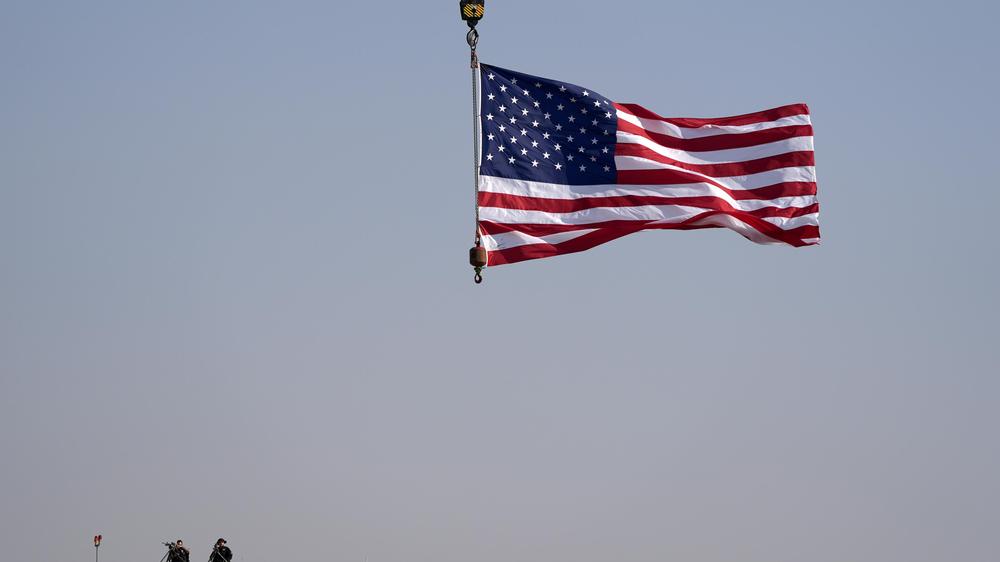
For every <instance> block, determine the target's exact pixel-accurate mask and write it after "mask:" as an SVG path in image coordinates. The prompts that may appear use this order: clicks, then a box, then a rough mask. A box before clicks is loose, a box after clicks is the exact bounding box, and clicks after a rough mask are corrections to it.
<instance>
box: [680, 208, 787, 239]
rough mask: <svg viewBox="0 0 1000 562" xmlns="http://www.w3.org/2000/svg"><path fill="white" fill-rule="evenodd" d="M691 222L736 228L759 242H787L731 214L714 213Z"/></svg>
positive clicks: (700, 224)
mask: <svg viewBox="0 0 1000 562" xmlns="http://www.w3.org/2000/svg"><path fill="white" fill-rule="evenodd" d="M691 224H695V225H699V226H702V225H714V226H721V227H723V228H728V229H730V230H735V231H736V232H739V233H740V234H742V235H743V236H745V237H747V238H749V239H750V240H752V241H754V242H756V243H758V244H785V242H782V241H780V240H776V239H774V238H771V237H770V236H768V235H766V234H764V233H762V232H760V231H759V230H757V229H756V228H754V227H752V226H750V225H748V224H747V223H745V222H743V221H741V220H740V219H738V218H736V217H734V216H731V215H712V216H710V217H705V218H703V219H699V220H696V221H694V222H692V223H691Z"/></svg>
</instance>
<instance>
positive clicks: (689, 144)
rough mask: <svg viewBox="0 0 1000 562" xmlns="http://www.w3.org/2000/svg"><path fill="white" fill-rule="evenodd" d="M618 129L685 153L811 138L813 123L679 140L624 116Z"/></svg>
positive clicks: (619, 121) (619, 122)
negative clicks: (644, 127) (653, 130)
mask: <svg viewBox="0 0 1000 562" xmlns="http://www.w3.org/2000/svg"><path fill="white" fill-rule="evenodd" d="M618 130H619V131H621V132H625V133H632V134H634V135H640V136H643V137H645V138H647V139H649V140H651V141H653V142H655V143H657V144H659V145H661V146H665V147H667V148H675V149H677V150H686V151H688V152H707V151H711V150H728V149H731V148H747V147H750V146H757V145H760V144H767V143H770V142H777V141H782V140H788V139H793V138H796V137H811V136H812V134H813V128H812V125H788V126H785V127H775V128H773V129H764V130H763V131H753V132H750V133H730V134H721V135H714V136H711V137H699V138H694V139H681V138H677V137H672V136H670V135H664V134H662V133H654V132H652V131H647V130H646V129H643V128H642V127H640V126H639V125H636V124H635V123H630V122H628V121H625V120H624V119H619V120H618Z"/></svg>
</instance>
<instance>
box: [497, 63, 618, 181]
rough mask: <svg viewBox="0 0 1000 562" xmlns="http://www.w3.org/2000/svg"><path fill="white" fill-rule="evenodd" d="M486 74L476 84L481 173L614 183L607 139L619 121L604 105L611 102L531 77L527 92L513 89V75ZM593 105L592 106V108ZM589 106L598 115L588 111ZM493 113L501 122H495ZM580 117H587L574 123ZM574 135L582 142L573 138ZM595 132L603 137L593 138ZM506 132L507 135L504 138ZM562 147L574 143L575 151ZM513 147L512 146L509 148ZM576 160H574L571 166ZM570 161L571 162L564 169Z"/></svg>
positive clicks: (611, 144)
mask: <svg viewBox="0 0 1000 562" xmlns="http://www.w3.org/2000/svg"><path fill="white" fill-rule="evenodd" d="M484 66H485V65H484ZM484 71H485V74H484V75H483V76H484V78H485V79H483V80H481V81H480V84H481V86H482V88H483V92H482V94H483V96H484V97H483V98H481V104H482V108H481V111H482V112H483V113H484V114H483V117H482V133H483V137H482V138H483V147H482V173H483V174H485V175H498V176H502V177H508V178H518V179H525V180H533V181H540V182H554V183H571V184H572V183H586V184H601V183H613V182H614V181H615V179H614V175H613V174H614V173H615V166H614V164H615V162H614V150H612V148H613V147H614V143H615V137H614V135H611V136H610V137H609V136H608V135H610V133H609V131H614V130H615V128H616V127H617V124H618V123H617V117H616V116H615V115H614V112H613V111H612V110H608V111H606V110H605V109H603V107H602V106H604V105H606V104H608V103H609V102H608V101H607V100H605V99H604V98H602V96H600V95H599V94H595V93H594V92H591V91H589V90H584V89H582V88H579V87H576V86H572V85H570V84H563V83H560V82H555V81H552V80H547V79H535V78H534V77H530V78H529V80H530V82H529V84H531V85H532V89H531V90H529V89H528V88H526V87H520V86H518V85H517V80H518V78H517V77H516V76H514V74H515V73H513V72H510V71H505V70H502V69H496V68H495V67H486V68H485V69H484ZM518 76H521V75H518ZM522 79H523V76H522ZM591 103H593V104H594V105H593V106H590V104H591ZM588 106H589V107H588ZM593 108H598V110H599V111H591V110H592V109H593ZM497 114H500V115H502V116H503V118H502V119H497ZM512 114H513V115H512ZM581 115H583V116H586V117H583V118H581V119H580V122H578V120H577V118H578V117H580V116H581ZM583 121H589V123H583ZM505 123H509V124H508V125H505ZM579 125H584V126H579ZM586 125H589V126H590V127H587V126H586ZM507 126H510V127H511V130H510V131H507V129H506V127H507ZM515 127H516V128H515ZM567 128H569V130H567ZM573 129H576V130H573ZM577 131H579V135H580V136H581V137H582V138H580V139H577V138H576V136H575V135H576V134H577ZM599 131H600V132H603V135H601V134H597V133H598V132H599ZM504 132H506V133H507V134H506V135H503V133H504ZM587 137H591V138H589V139H588V138H587ZM508 140H509V142H507V141H508ZM587 140H589V141H590V142H589V143H588V142H587ZM504 142H507V145H506V146H504V144H502V143H504ZM566 145H573V148H575V149H576V150H570V151H567V150H566V148H565V147H566ZM511 147H515V148H514V149H512V150H508V148H511ZM512 152H513V154H511V153H512ZM518 156H520V158H517V157H518ZM577 157H579V159H578V160H577V162H573V160H574V159H576V158H577ZM580 160H583V161H585V162H586V161H589V164H588V163H583V162H580ZM569 162H572V163H573V164H572V165H568V164H567V163H569Z"/></svg>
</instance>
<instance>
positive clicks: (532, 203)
mask: <svg viewBox="0 0 1000 562" xmlns="http://www.w3.org/2000/svg"><path fill="white" fill-rule="evenodd" d="M479 204H480V205H481V206H483V207H499V208H502V209H519V210H523V211H543V212H546V213H573V212H576V211H584V210H587V209H595V208H601V207H637V206H641V205H677V206H685V207H699V208H702V209H711V210H716V211H737V210H739V209H736V208H735V207H733V206H732V205H731V204H730V203H729V202H727V201H725V200H723V199H720V198H718V197H712V196H702V197H659V196H648V195H622V196H616V197H582V198H579V199H548V198H543V197H527V196H521V195H509V194H506V193H492V192H488V191H483V192H480V193H479ZM743 212H745V213H749V214H751V215H753V216H756V217H785V218H790V217H800V216H802V215H809V214H812V213H816V212H819V204H818V203H813V204H812V205H807V206H805V207H762V208H760V209H754V210H744V211H743Z"/></svg>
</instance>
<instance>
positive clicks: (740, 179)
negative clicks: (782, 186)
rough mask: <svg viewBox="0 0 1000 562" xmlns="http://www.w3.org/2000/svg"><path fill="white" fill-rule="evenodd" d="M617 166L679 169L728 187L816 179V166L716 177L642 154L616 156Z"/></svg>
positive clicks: (745, 187)
mask: <svg viewBox="0 0 1000 562" xmlns="http://www.w3.org/2000/svg"><path fill="white" fill-rule="evenodd" d="M615 167H616V168H617V169H619V170H677V171H679V172H686V173H688V174H692V175H695V176H698V177H700V178H702V179H704V180H705V181H706V182H715V183H718V184H719V185H721V186H723V187H725V188H727V189H757V188H758V187H766V186H768V185H774V184H776V183H782V182H786V181H804V182H815V181H816V168H815V167H814V166H789V167H787V168H778V169H776V170H767V171H766V172H758V173H756V174H746V175H743V176H729V177H725V178H723V177H715V176H709V175H707V174H702V173H699V172H695V171H693V170H686V169H684V168H681V167H678V166H674V165H673V164H665V163H663V162H657V161H655V160H650V159H648V158H642V157H640V156H615Z"/></svg>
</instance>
